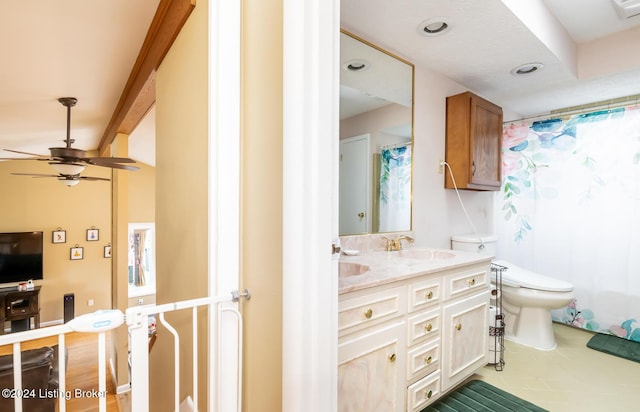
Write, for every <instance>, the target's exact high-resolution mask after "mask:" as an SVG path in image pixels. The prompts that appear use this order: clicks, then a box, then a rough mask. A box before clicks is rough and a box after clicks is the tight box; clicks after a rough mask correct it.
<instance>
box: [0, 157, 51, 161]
mask: <svg viewBox="0 0 640 412" xmlns="http://www.w3.org/2000/svg"><path fill="white" fill-rule="evenodd" d="M0 160H41V161H42V160H51V159H50V158H48V157H42V158H40V157H0Z"/></svg>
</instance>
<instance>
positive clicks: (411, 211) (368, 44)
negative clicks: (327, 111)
mask: <svg viewBox="0 0 640 412" xmlns="http://www.w3.org/2000/svg"><path fill="white" fill-rule="evenodd" d="M340 34H344V35H347V36H349V37H351V38H352V39H354V40H357V41H359V42H361V43H363V44H364V45H367V46H369V47H371V48H373V49H374V50H377V51H380V52H382V53H384V54H386V55H387V56H390V57H392V58H394V59H396V60H398V61H400V62H402V63H404V64H406V65H407V66H409V67H410V68H411V183H410V191H411V195H410V200H409V202H410V204H409V210H410V212H409V213H410V217H409V228H406V229H399V230H394V231H388V232H373V231H369V232H363V233H347V234H343V233H341V232H340V228H338V233H339V236H340V237H344V236H360V235H367V234H384V233H394V232H408V231H412V230H413V197H414V196H413V188H414V180H415V179H414V178H415V176H414V172H415V168H414V164H415V105H416V101H415V76H416V69H415V65H414V64H413V63H411V62H410V61H408V60H406V59H404V58H402V57H400V56H398V55H396V54H394V53H392V52H390V51H388V50H385V49H383V48H382V47H380V46H378V45H376V44H374V43H372V42H370V41H368V40H366V39H364V38H362V37H360V36H359V35H357V34H354V33H351V32H349V31H348V30H346V29H344V28H340ZM339 84H341V83H340V82H339ZM339 122H340V120H339ZM338 140H342V139H341V138H340V136H338ZM372 178H373V177H372Z"/></svg>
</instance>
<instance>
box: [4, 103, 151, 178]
mask: <svg viewBox="0 0 640 412" xmlns="http://www.w3.org/2000/svg"><path fill="white" fill-rule="evenodd" d="M58 101H59V102H60V103H61V104H62V105H63V106H65V107H66V108H67V137H66V139H65V141H64V142H65V143H66V146H65V147H50V148H49V152H50V156H45V155H39V154H34V153H28V152H21V151H19V150H11V149H4V150H6V151H7V152H12V153H18V154H24V155H28V156H32V157H23V158H17V159H15V158H5V159H0V160H40V161H45V162H48V163H49V164H50V165H51V167H53V169H54V170H55V171H56V172H57V173H58V174H56V175H54V174H51V175H49V174H40V173H12V174H13V175H20V176H32V177H38V178H39V177H55V178H57V179H58V180H59V181H61V182H62V183H63V184H65V185H67V186H74V185H76V184H78V183H79V182H80V181H81V180H87V181H96V180H106V181H109V179H105V178H101V177H89V176H80V173H82V172H83V171H84V169H85V168H86V167H87V166H88V165H94V166H102V167H110V168H113V169H124V170H139V169H140V168H139V167H137V166H132V165H131V164H130V163H135V160H133V159H129V158H127V157H87V152H86V151H85V150H81V149H76V148H73V147H71V144H72V143H73V142H74V140H73V139H71V137H70V134H71V108H72V107H73V106H75V105H76V103H77V102H78V99H76V98H75V97H61V98H59V99H58ZM127 163H129V164H127Z"/></svg>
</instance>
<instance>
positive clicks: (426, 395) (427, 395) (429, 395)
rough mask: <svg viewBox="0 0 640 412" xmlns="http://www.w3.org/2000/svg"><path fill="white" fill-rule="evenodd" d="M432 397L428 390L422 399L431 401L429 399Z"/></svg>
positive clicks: (431, 392) (430, 391)
mask: <svg viewBox="0 0 640 412" xmlns="http://www.w3.org/2000/svg"><path fill="white" fill-rule="evenodd" d="M432 396H433V391H432V390H429V391H428V392H425V393H424V398H425V399H431V397H432Z"/></svg>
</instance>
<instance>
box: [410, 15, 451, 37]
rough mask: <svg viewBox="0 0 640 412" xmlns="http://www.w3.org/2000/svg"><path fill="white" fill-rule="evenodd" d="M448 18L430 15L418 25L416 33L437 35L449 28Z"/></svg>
mask: <svg viewBox="0 0 640 412" xmlns="http://www.w3.org/2000/svg"><path fill="white" fill-rule="evenodd" d="M448 20H449V19H447V18H445V17H432V18H430V19H427V20H425V21H423V22H422V23H420V24H419V25H418V33H420V34H422V35H423V36H429V37H430V36H438V35H440V34H443V33H445V32H447V31H449V30H450V29H451V24H450V23H449V22H448Z"/></svg>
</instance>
